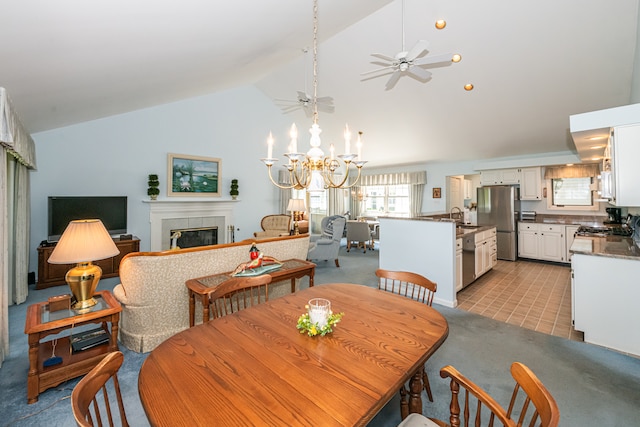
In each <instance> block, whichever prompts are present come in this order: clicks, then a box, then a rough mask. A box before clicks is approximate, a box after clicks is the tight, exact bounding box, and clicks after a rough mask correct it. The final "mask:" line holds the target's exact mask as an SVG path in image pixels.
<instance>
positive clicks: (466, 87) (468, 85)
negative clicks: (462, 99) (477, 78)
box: [464, 83, 473, 91]
mask: <svg viewBox="0 0 640 427" xmlns="http://www.w3.org/2000/svg"><path fill="white" fill-rule="evenodd" d="M464 90H466V91H470V90H473V85H472V84H471V83H467V84H466V85H464Z"/></svg>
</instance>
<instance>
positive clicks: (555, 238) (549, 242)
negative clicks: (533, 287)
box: [538, 231, 565, 262]
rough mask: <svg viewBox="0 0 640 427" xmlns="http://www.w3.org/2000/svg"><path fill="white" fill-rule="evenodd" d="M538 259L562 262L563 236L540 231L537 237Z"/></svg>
mask: <svg viewBox="0 0 640 427" xmlns="http://www.w3.org/2000/svg"><path fill="white" fill-rule="evenodd" d="M538 239H539V240H538V242H539V246H538V258H539V259H544V260H547V261H557V262H562V261H564V255H565V254H564V234H562V233H556V232H552V231H541V232H540V234H539V237H538Z"/></svg>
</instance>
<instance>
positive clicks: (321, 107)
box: [275, 48, 335, 117]
mask: <svg viewBox="0 0 640 427" xmlns="http://www.w3.org/2000/svg"><path fill="white" fill-rule="evenodd" d="M302 51H303V52H304V54H305V57H304V62H305V75H304V92H303V91H300V90H299V91H297V92H296V93H297V94H298V96H297V98H296V99H295V100H290V99H276V100H275V101H276V104H277V105H278V106H279V107H280V109H281V110H282V111H283V112H284V113H285V114H287V113H291V112H293V111H296V110H299V109H302V110H303V111H304V113H305V114H306V116H307V117H312V116H313V98H312V97H311V96H310V95H309V93H308V92H307V73H306V69H307V65H306V64H307V53H308V52H309V49H307V48H304V49H302ZM316 102H317V103H318V111H322V112H325V113H333V112H334V110H335V108H334V106H333V98H332V97H330V96H322V97H319V98H317V99H316Z"/></svg>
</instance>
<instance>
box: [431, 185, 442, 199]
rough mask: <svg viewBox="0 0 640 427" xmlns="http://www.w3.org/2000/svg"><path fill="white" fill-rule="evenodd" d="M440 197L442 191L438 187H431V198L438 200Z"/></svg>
mask: <svg viewBox="0 0 640 427" xmlns="http://www.w3.org/2000/svg"><path fill="white" fill-rule="evenodd" d="M441 197H442V190H441V188H440V187H433V198H434V199H439V198H441Z"/></svg>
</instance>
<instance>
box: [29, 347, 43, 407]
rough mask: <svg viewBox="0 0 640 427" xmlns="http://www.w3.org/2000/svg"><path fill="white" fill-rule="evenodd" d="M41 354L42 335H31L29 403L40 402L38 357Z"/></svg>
mask: <svg viewBox="0 0 640 427" xmlns="http://www.w3.org/2000/svg"><path fill="white" fill-rule="evenodd" d="M39 354H40V335H39V334H29V374H28V375H27V403H36V402H37V401H38V395H39V394H40V393H39V391H38V390H39V389H40V377H39V376H38V355H39Z"/></svg>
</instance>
